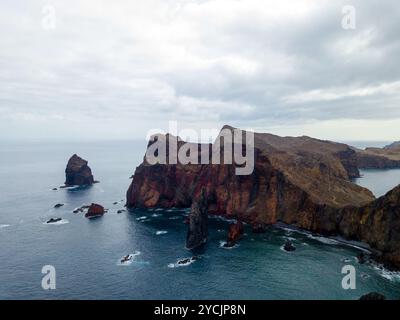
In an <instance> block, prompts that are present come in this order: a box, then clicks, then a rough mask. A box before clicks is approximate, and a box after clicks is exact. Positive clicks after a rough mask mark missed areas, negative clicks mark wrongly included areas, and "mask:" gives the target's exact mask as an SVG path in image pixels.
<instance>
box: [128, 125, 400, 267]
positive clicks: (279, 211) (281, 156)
mask: <svg viewBox="0 0 400 320" xmlns="http://www.w3.org/2000/svg"><path fill="white" fill-rule="evenodd" d="M228 128H230V127H228ZM171 137H172V136H169V137H168V136H167V137H165V136H164V139H166V141H167V142H168V141H169V139H170V138H171ZM217 139H219V137H218V138H217ZM152 143H154V142H152V141H151V142H150V143H149V146H151V145H152ZM182 143H183V142H182V141H180V142H179V143H178V147H179V145H180V144H182ZM203 146H204V145H196V147H197V148H198V150H203ZM209 147H210V148H212V147H213V146H211V145H210V146H209ZM206 148H207V146H206ZM201 156H202V153H201V154H200V156H199V157H201ZM254 160H255V161H254V162H255V163H254V170H253V172H252V173H251V174H249V175H244V176H240V175H236V171H235V168H236V167H237V165H235V164H224V163H222V164H199V165H197V164H196V165H195V164H185V165H183V164H180V163H178V164H172V163H166V164H153V165H152V164H149V163H148V162H147V161H146V159H145V160H144V162H143V163H142V164H141V165H140V166H139V167H138V168H136V171H135V174H134V177H133V180H132V183H131V186H130V187H129V189H128V192H127V206H128V207H162V208H172V207H190V206H191V205H192V203H193V204H195V203H196V199H197V198H198V196H199V194H200V190H202V189H205V190H206V194H207V199H208V213H209V214H215V215H223V216H225V217H227V218H235V219H237V220H241V221H244V222H247V223H250V224H251V225H258V224H261V225H268V224H274V223H276V222H284V223H286V224H292V225H295V226H297V227H299V228H303V229H306V230H310V231H312V232H315V233H320V234H323V235H342V236H344V237H345V238H347V239H352V240H359V241H364V242H366V243H368V244H369V245H370V246H371V247H372V248H374V249H376V250H379V251H380V252H381V256H380V257H379V259H381V260H382V261H383V262H385V263H387V264H390V265H392V266H394V267H397V268H400V246H399V245H400V232H399V231H400V230H399V227H400V226H399V224H400V222H399V221H400V219H399V214H400V213H399V208H400V203H399V197H400V188H397V189H394V190H393V191H392V192H390V193H389V194H387V195H386V196H384V197H381V198H379V199H375V197H374V196H373V195H372V193H371V192H370V191H369V190H367V189H365V188H363V187H360V186H358V185H355V184H354V183H352V182H351V181H350V179H351V178H352V177H354V176H356V173H357V172H356V170H355V164H356V163H357V158H356V152H355V151H354V150H352V149H351V148H349V147H348V146H347V145H344V144H338V143H334V142H330V141H321V140H317V139H313V138H309V137H298V138H295V137H278V136H274V135H270V134H259V133H256V134H255V135H254ZM195 208H196V207H195ZM192 211H194V212H197V214H193V223H192V226H193V230H198V229H199V228H198V227H197V228H194V226H196V225H197V226H198V225H199V222H198V221H202V220H201V219H200V220H199V219H197V218H196V217H198V216H199V214H198V212H199V210H192ZM200 238H202V237H201V236H200V237H199V238H198V239H200ZM203 239H204V238H203ZM197 243H198V242H197Z"/></svg>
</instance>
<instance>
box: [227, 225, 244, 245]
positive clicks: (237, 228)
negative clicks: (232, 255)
mask: <svg viewBox="0 0 400 320" xmlns="http://www.w3.org/2000/svg"><path fill="white" fill-rule="evenodd" d="M243 233H244V227H243V223H242V221H240V220H239V221H237V222H236V223H232V224H231V225H230V226H229V232H228V238H227V241H226V244H225V247H227V248H230V247H233V246H234V245H235V244H236V242H237V241H238V240H239V239H240V238H241V237H242V236H243Z"/></svg>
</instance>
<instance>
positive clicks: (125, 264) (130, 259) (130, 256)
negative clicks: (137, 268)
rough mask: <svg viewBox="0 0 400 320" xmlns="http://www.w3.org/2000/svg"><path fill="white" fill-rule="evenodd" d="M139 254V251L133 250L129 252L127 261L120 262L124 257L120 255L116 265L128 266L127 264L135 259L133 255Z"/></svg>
mask: <svg viewBox="0 0 400 320" xmlns="http://www.w3.org/2000/svg"><path fill="white" fill-rule="evenodd" d="M140 254H141V252H140V251H135V252H134V253H130V254H129V260H128V261H124V262H122V261H121V260H122V259H123V258H124V257H122V258H120V259H119V260H118V262H117V265H119V266H129V265H131V264H132V262H133V260H134V259H135V257H136V256H138V255H140Z"/></svg>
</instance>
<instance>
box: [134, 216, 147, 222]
mask: <svg viewBox="0 0 400 320" xmlns="http://www.w3.org/2000/svg"><path fill="white" fill-rule="evenodd" d="M146 219H147V217H146V216H141V217H139V218H136V220H137V221H143V220H146Z"/></svg>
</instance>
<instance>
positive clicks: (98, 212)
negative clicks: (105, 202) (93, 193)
mask: <svg viewBox="0 0 400 320" xmlns="http://www.w3.org/2000/svg"><path fill="white" fill-rule="evenodd" d="M104 212H105V210H104V207H103V206H101V205H99V204H97V203H92V204H91V205H90V207H89V209H88V212H87V213H86V214H85V217H86V218H95V217H101V216H102V215H104Z"/></svg>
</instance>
